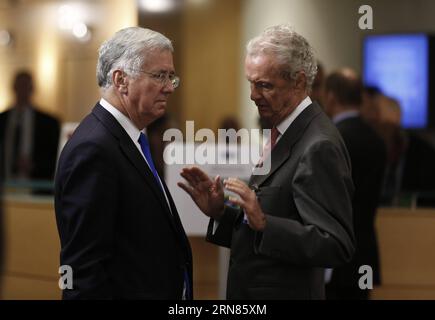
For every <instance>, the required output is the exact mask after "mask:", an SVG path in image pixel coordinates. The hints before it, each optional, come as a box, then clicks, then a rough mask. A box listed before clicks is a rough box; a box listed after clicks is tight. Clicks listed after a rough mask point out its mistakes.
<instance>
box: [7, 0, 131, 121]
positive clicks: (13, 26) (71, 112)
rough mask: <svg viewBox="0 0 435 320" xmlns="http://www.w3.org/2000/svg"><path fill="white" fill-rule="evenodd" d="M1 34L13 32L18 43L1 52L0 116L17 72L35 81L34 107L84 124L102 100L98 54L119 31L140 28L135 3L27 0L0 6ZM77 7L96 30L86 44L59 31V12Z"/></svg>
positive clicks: (128, 0)
mask: <svg viewBox="0 0 435 320" xmlns="http://www.w3.org/2000/svg"><path fill="white" fill-rule="evenodd" d="M0 4H1V5H0V29H8V30H10V31H11V32H12V34H13V37H14V43H13V45H11V46H8V47H0V73H1V74H2V77H1V78H0V110H4V109H5V108H7V106H9V105H10V104H11V103H12V102H13V96H12V93H11V81H12V79H13V77H14V74H15V72H16V71H17V70H19V69H22V68H28V69H30V70H31V71H32V72H33V74H34V77H35V82H36V92H35V96H34V101H35V102H36V103H37V104H38V105H40V107H41V109H44V110H46V111H48V112H51V113H53V114H55V115H57V116H59V118H60V119H61V120H63V121H79V120H81V119H82V118H83V116H84V115H86V114H87V113H88V112H89V110H90V109H91V107H92V106H93V104H94V103H95V102H96V99H97V98H98V97H99V92H98V87H97V85H96V80H95V64H96V59H97V49H98V47H99V46H100V44H101V42H102V41H103V40H105V39H106V38H108V37H109V36H110V35H111V34H113V33H114V32H115V31H116V30H118V29H120V28H122V27H125V26H134V25H136V24H137V9H136V1H134V0H110V1H107V0H89V1H84V0H81V1H71V2H67V1H55V0H32V1H30V0H24V1H23V0H22V1H2V2H1V3H0ZM63 4H72V6H73V8H74V9H75V10H76V12H78V15H79V16H80V18H81V20H83V21H84V22H85V23H86V24H88V25H89V26H90V27H91V28H92V32H93V37H92V39H91V40H90V41H89V42H87V43H82V42H79V41H77V40H76V39H75V38H73V37H72V36H71V34H70V33H67V32H66V31H64V30H61V29H60V28H59V27H58V20H59V8H60V6H61V5H63Z"/></svg>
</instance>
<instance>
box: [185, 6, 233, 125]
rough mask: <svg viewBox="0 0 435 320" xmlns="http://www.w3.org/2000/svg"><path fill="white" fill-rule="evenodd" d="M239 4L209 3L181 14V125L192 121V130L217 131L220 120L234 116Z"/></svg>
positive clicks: (187, 9) (187, 8)
mask: <svg viewBox="0 0 435 320" xmlns="http://www.w3.org/2000/svg"><path fill="white" fill-rule="evenodd" d="M240 5H241V2H240V1H234V0H211V1H209V3H208V5H204V6H194V5H191V6H187V7H186V9H185V12H184V14H183V19H182V30H183V38H182V39H183V44H182V59H183V60H182V63H181V66H180V67H181V73H182V81H183V82H182V89H181V90H182V93H183V95H182V106H183V115H182V120H183V122H182V123H183V124H184V121H185V120H195V130H198V129H200V128H211V129H217V128H218V126H219V122H220V121H221V120H222V118H223V117H225V116H227V115H233V116H236V117H237V116H238V102H239V94H240V90H239V81H238V70H239V64H240V48H239V43H240V23H241V22H240V14H241V12H240V9H241V8H240Z"/></svg>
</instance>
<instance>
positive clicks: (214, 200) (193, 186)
mask: <svg viewBox="0 0 435 320" xmlns="http://www.w3.org/2000/svg"><path fill="white" fill-rule="evenodd" d="M180 175H181V176H182V177H183V178H184V179H185V180H186V181H187V184H185V183H183V182H179V183H178V186H179V187H180V188H182V189H183V190H184V191H186V192H187V193H188V194H189V195H190V197H191V198H192V200H193V201H194V202H195V203H196V205H197V206H198V208H199V209H200V210H201V211H202V212H203V213H204V214H205V215H207V216H208V217H211V218H213V219H216V220H219V218H220V217H221V216H222V214H223V211H224V190H223V187H222V184H221V181H220V177H219V176H216V177H215V179H214V181H213V180H211V179H210V178H209V177H208V175H207V174H206V173H205V172H204V171H202V170H201V169H199V168H198V167H190V168H183V170H181V173H180Z"/></svg>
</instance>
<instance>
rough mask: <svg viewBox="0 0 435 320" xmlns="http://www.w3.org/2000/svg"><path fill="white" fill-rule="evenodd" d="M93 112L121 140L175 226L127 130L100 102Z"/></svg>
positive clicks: (133, 163) (129, 157)
mask: <svg viewBox="0 0 435 320" xmlns="http://www.w3.org/2000/svg"><path fill="white" fill-rule="evenodd" d="M92 113H93V114H94V115H95V116H96V117H97V118H98V119H99V120H100V121H101V122H102V123H103V124H104V126H105V127H106V128H107V129H108V130H109V131H110V132H111V133H112V134H113V135H114V136H116V137H117V138H118V140H119V146H120V148H121V150H122V152H123V153H124V155H125V157H126V158H127V159H128V160H129V161H130V163H131V164H132V165H133V166H134V167H135V168H136V169H137V171H138V172H139V173H140V175H141V176H142V177H143V178H144V179H145V181H146V182H147V184H148V185H149V187H150V189H151V190H152V192H153V193H154V195H155V196H156V197H157V198H158V199H159V201H160V204H161V205H162V207H163V209H164V211H165V212H166V214H167V215H168V217H169V218H170V221H171V225H172V226H173V227H174V228H175V227H176V226H175V225H174V221H173V218H172V216H171V212H170V209H169V207H168V203H167V201H166V198H165V196H164V194H163V192H162V190H161V189H160V187H159V186H158V185H157V183H158V182H157V181H156V179H155V177H154V175H153V173H152V172H151V169H150V168H149V167H148V165H147V164H146V162H145V160H144V159H143V157H142V156H141V154H140V153H139V150H138V149H137V148H136V146H135V145H134V144H133V141H131V139H130V137H129V136H128V134H127V132H125V130H124V129H123V128H122V126H121V125H120V124H119V123H118V121H117V120H116V119H115V118H114V117H113V116H112V115H111V114H110V112H108V111H107V110H106V109H104V108H103V107H102V106H101V105H100V104H97V105H96V106H95V108H94V109H93V110H92Z"/></svg>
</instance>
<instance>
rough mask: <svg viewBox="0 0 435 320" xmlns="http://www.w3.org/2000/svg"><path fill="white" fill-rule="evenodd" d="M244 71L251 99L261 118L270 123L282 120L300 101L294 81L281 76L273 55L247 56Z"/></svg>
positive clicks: (273, 123)
mask: <svg viewBox="0 0 435 320" xmlns="http://www.w3.org/2000/svg"><path fill="white" fill-rule="evenodd" d="M245 73H246V78H247V79H248V81H249V82H250V84H251V100H252V101H254V102H255V105H256V106H257V107H258V113H259V114H260V117H261V119H262V120H265V121H267V122H268V123H270V124H271V125H277V124H279V123H280V122H281V121H283V120H284V119H285V118H286V117H287V116H288V115H289V114H290V113H291V112H292V111H293V110H294V109H295V108H296V107H297V104H298V103H299V102H300V101H298V100H297V99H298V97H296V95H295V90H294V82H293V81H290V80H287V79H284V78H283V76H282V75H281V74H280V69H279V65H278V63H277V62H276V60H275V58H274V57H273V56H269V55H257V56H247V57H246V60H245Z"/></svg>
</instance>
